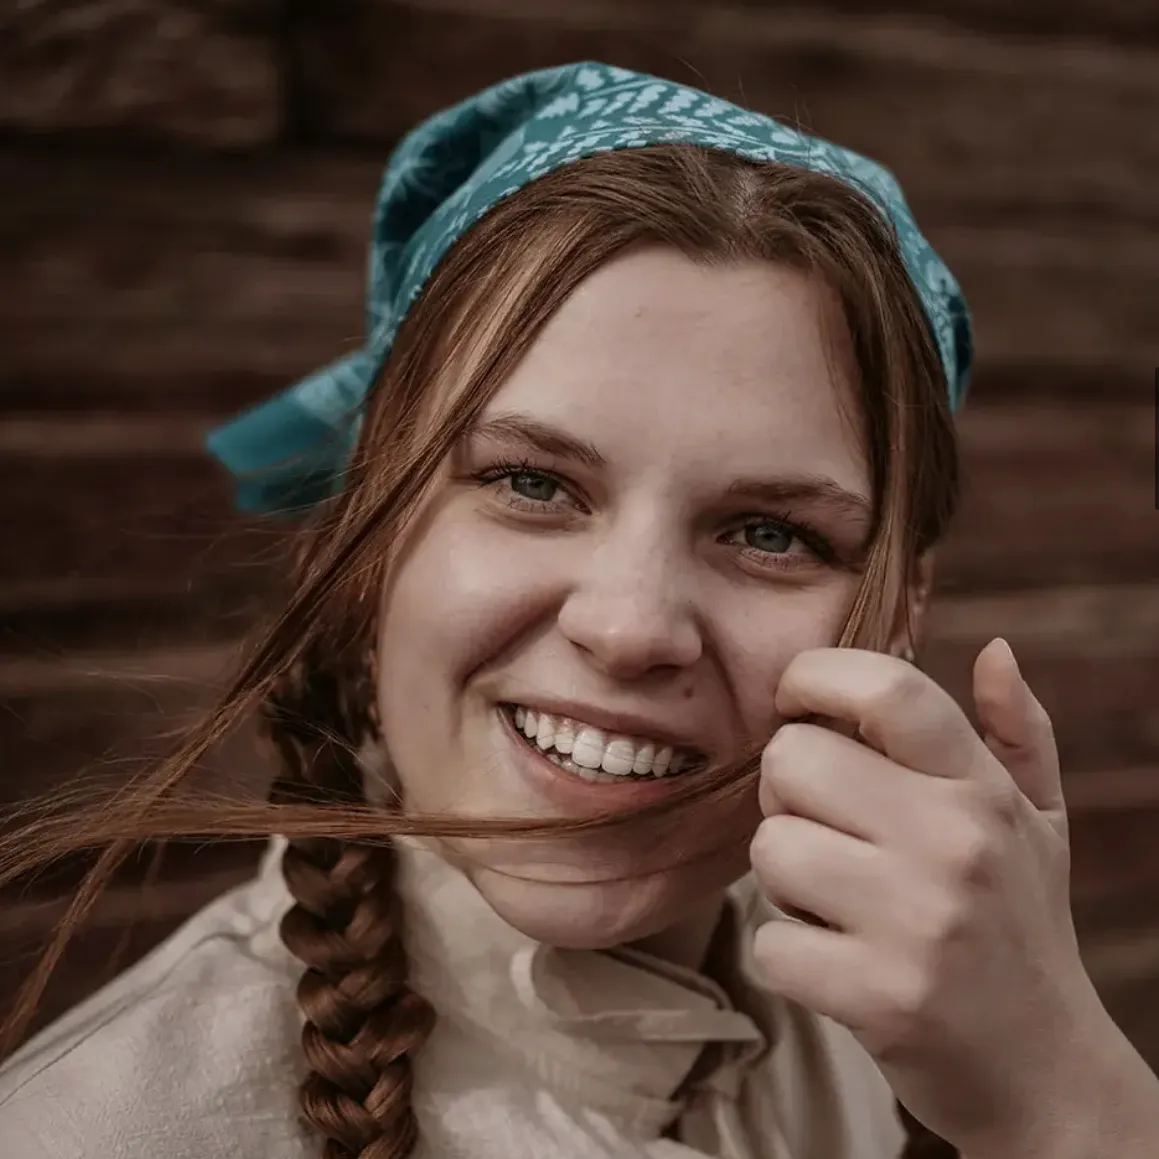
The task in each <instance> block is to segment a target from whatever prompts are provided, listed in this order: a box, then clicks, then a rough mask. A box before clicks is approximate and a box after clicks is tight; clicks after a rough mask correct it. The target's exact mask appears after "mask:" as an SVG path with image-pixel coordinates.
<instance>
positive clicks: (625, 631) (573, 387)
mask: <svg viewBox="0 0 1159 1159" xmlns="http://www.w3.org/2000/svg"><path fill="white" fill-rule="evenodd" d="M853 376H854V368H853V365H852V351H851V349H850V341H849V337H848V334H847V332H846V330H845V326H844V323H843V321H842V319H841V314H840V307H839V303H838V302H837V301H836V299H835V296H834V295H833V294H832V292H831V291H830V290H829V289H828V287H827V286H826V285H825V284H824V283H822V282H821V281H820V280H819V279H817V278H816V277H814V276H811V275H809V274H807V273H804V272H802V271H800V270H797V269H794V268H792V267H790V266H785V265H776V264H773V263H771V262H758V261H753V260H739V261H729V262H727V263H707V262H704V261H695V260H693V259H692V258H690V257H687V256H685V255H684V254H682V253H680V252H679V251H677V250H675V249H672V248H667V247H659V246H656V247H648V248H635V249H631V250H628V251H626V252H624V253H622V254H620V255H619V256H617V257H615V258H613V259H612V260H611V261H609V262H608V263H606V264H604V265H602V266H600V267H599V268H598V269H596V270H595V271H594V272H593V273H591V274H589V275H588V276H587V277H586V278H585V279H584V281H583V282H582V283H580V285H579V286H578V287H577V288H576V290H575V291H574V292H573V293H572V294H571V295H570V296H569V297H568V298H567V300H566V301H565V302H564V303H563V305H562V306H561V307H560V308H559V309H558V310H557V311H556V312H555V313H554V315H553V316H552V317H551V319H550V320H549V321H548V322H547V324H546V325H545V326H544V327H543V329H542V331H541V332H540V333H539V334H538V336H537V338H536V339H535V341H534V342H533V343H532V344H531V346H530V348H529V349H528V351H527V352H526V354H525V355H524V357H523V358H522V359H521V361H520V362H519V364H518V365H517V366H516V368H515V369H514V371H513V373H511V374H510V375H509V376H508V377H507V378H506V379H505V381H504V382H503V383H502V385H501V386H500V387H499V389H498V390H497V391H496V392H495V394H494V395H493V396H492V397H491V398H490V399H489V400H488V401H487V403H486V404H485V406H484V407H483V409H482V411H481V413H480V414H479V416H478V419H477V420H476V422H475V423H474V424H473V425H472V427H471V428H470V429H469V430H468V432H467V434H466V435H465V436H464V438H463V439H462V440H461V441H460V442H459V444H457V446H456V447H455V449H454V452H453V453H452V455H451V456H450V458H449V459H448V461H447V462H446V463H445V464H444V466H443V469H442V471H441V472H440V475H439V477H438V480H437V482H436V484H435V486H434V487H433V488H432V490H431V493H430V495H429V496H428V498H427V501H426V503H425V505H424V507H423V508H422V512H421V515H420V517H419V518H418V520H417V521H416V524H415V527H414V529H413V531H412V534H411V536H410V537H409V540H408V541H404V544H403V545H402V547H401V550H400V552H399V553H398V555H397V557H396V560H395V563H394V566H393V567H392V568H391V570H390V574H389V577H388V581H387V584H386V588H385V593H384V599H383V602H382V616H381V622H380V626H379V632H378V707H379V713H380V720H381V725H382V730H383V735H384V737H385V740H386V746H387V749H388V751H389V755H390V759H391V763H392V765H393V768H394V771H395V774H396V775H397V777H398V779H399V781H400V783H401V788H402V791H403V797H404V800H405V802H406V803H407V805H408V806H410V807H413V808H415V809H417V810H418V811H419V812H422V813H435V814H438V813H456V814H459V815H465V816H469V817H479V818H493V817H536V818H543V819H549V818H553V817H554V818H561V819H571V818H575V817H577V816H583V815H590V814H591V813H593V812H598V811H602V810H615V809H620V808H623V807H624V806H625V805H629V804H635V803H638V802H641V801H645V800H649V801H660V800H663V799H664V797H665V795H667V794H670V793H671V792H672V790H673V789H674V788H676V787H678V786H679V784H680V781H681V778H682V777H694V776H696V775H697V773H696V772H695V771H692V772H683V773H682V772H680V771H679V763H680V762H681V761H682V760H685V759H687V760H690V761H691V760H697V759H699V760H703V759H704V758H708V759H709V760H710V761H711V762H712V763H713V764H724V763H726V762H729V761H736V760H738V759H741V758H743V756H744V755H745V753H746V751H747V750H748V749H749V748H750V747H751V746H753V745H759V744H760V743H761V742H763V741H767V740H768V738H769V737H770V736H771V735H772V733H773V731H774V730H775V728H776V726H777V724H778V721H777V720H776V718H775V716H774V714H773V711H772V703H773V694H774V692H775V689H776V686H777V682H778V679H779V676H780V673H781V671H782V670H783V669H784V667H785V665H786V664H787V663H788V661H789V660H790V659H791V658H792V657H793V656H794V655H796V654H797V653H798V652H800V651H802V650H803V649H806V648H812V647H818V646H828V645H831V644H834V643H835V642H836V641H837V640H838V638H839V637H840V635H841V632H842V629H843V627H844V625H845V622H846V620H847V618H848V615H849V612H850V609H851V607H852V604H853V601H854V597H855V595H856V592H857V589H858V586H859V583H860V576H861V572H862V568H863V564H864V560H865V557H866V553H867V550H868V547H869V544H870V540H871V537H872V532H873V525H874V519H873V509H874V504H873V496H872V483H871V477H870V469H869V464H868V460H867V454H866V451H865V447H864V441H863V436H862V431H861V428H860V424H859V423H857V422H855V421H851V418H852V412H853V409H854V408H853V407H852V406H851V402H852V399H853V397H854V387H853ZM516 708H520V709H524V710H527V711H529V712H531V713H533V714H534V717H533V719H534V722H535V723H534V724H533V725H532V728H533V730H534V731H536V733H537V734H539V735H542V738H543V744H542V746H541V745H540V744H539V743H538V735H537V737H536V741H535V742H532V741H530V740H529V738H527V737H526V736H523V735H520V734H519V732H518V730H517V729H516V727H515V720H516V717H515V710H516ZM520 716H521V720H520V723H522V724H524V725H525V727H526V719H527V718H526V715H525V714H520ZM557 728H558V730H559V733H560V737H561V739H560V744H561V745H562V747H563V748H568V739H569V738H570V739H571V742H572V746H573V748H576V749H577V750H582V752H579V751H577V752H576V754H575V755H579V756H581V757H582V759H583V760H585V761H587V762H588V764H589V765H591V764H594V763H595V762H596V761H597V760H600V759H602V762H603V765H604V766H606V768H607V769H614V770H622V769H623V767H624V766H623V761H624V760H634V759H636V758H641V759H642V760H644V761H645V763H644V764H642V765H641V769H642V770H644V771H643V772H642V773H641V774H633V775H626V774H624V773H622V772H620V773H613V772H606V771H605V770H604V769H603V768H601V769H600V770H599V771H600V772H603V774H604V775H603V776H602V777H600V776H598V773H597V772H596V770H592V771H590V772H587V773H580V772H579V771H578V770H577V769H576V768H575V767H574V766H573V765H572V763H571V762H570V761H569V762H565V764H564V767H559V766H557V765H556V764H554V763H553V762H552V761H551V760H550V759H549V757H548V752H549V751H550V752H553V753H555V754H556V756H557V757H562V756H563V755H564V754H562V753H560V752H558V751H557V749H556V748H555V746H554V744H552V739H553V737H554V730H556V729H557ZM649 745H651V746H652V757H651V759H654V757H655V754H658V753H661V752H663V751H664V749H665V748H669V749H672V750H674V752H673V756H672V757H671V758H670V762H671V763H670V764H669V772H668V774H667V775H665V776H662V777H657V776H655V775H654V774H653V773H652V771H651V769H652V765H651V764H650V763H648V762H649V752H648V746H649ZM549 746H550V747H549ZM581 767H584V766H581ZM592 776H596V778H597V779H595V780H592V779H589V778H591V777H592ZM758 821H759V812H758V810H757V807H756V802H755V800H754V799H753V798H752V796H751V795H750V796H745V797H742V798H739V799H730V800H724V801H718V802H712V803H706V804H704V805H702V806H701V807H700V808H698V809H697V810H695V811H686V812H685V813H683V814H681V815H679V816H677V817H676V818H670V819H669V818H666V819H663V820H662V821H661V822H659V823H657V822H656V821H652V822H643V823H640V824H638V825H634V826H626V827H624V828H620V829H616V830H614V831H611V832H605V833H593V834H582V835H577V836H575V837H572V838H557V839H554V840H551V841H538V842H523V841H520V842H511V841H502V840H501V841H494V840H492V841H485V842H480V841H466V842H456V843H453V844H452V846H451V851H452V855H457V856H458V857H459V858H460V859H461V860H462V862H463V864H464V867H465V868H466V869H467V872H468V873H469V875H470V876H471V877H472V879H473V880H474V881H475V884H476V885H477V887H478V888H479V889H480V890H481V892H482V893H483V894H484V896H485V897H487V899H488V900H489V901H490V902H491V904H492V905H493V906H495V908H496V909H498V910H499V911H500V913H501V914H502V915H503V916H504V917H506V918H507V920H509V921H510V922H512V924H515V925H517V926H519V927H520V928H522V929H523V930H524V932H526V933H528V934H530V935H531V936H534V937H536V938H538V939H539V940H543V941H549V942H553V943H557V944H559V943H564V944H569V945H614V944H619V943H622V942H624V941H628V940H634V939H636V938H639V937H641V936H644V935H650V934H654V933H656V932H657V931H658V930H661V929H664V928H666V927H668V926H671V925H673V924H674V923H675V922H677V920H678V919H680V918H682V917H685V916H686V915H687V914H688V913H689V911H690V910H692V911H699V910H700V909H701V908H703V907H705V906H708V905H710V904H711V903H712V902H713V901H714V900H716V899H718V897H719V893H720V891H721V890H722V889H723V887H724V886H726V885H727V884H728V883H729V882H730V881H732V880H734V879H735V878H737V877H739V876H740V875H741V874H743V873H744V872H745V870H746V868H747V861H746V857H747V854H746V850H747V843H748V839H749V838H750V837H751V835H752V831H753V829H754V828H755V826H756V824H757V822H758Z"/></svg>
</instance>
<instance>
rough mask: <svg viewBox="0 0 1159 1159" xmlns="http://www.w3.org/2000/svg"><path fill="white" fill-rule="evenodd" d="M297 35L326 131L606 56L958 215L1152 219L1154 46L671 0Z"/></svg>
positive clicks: (382, 128) (496, 7)
mask: <svg viewBox="0 0 1159 1159" xmlns="http://www.w3.org/2000/svg"><path fill="white" fill-rule="evenodd" d="M293 44H294V47H295V50H296V75H297V77H298V84H299V86H300V89H301V100H302V104H303V105H304V106H305V107H307V108H308V109H309V110H310V116H311V118H312V119H313V122H314V123H313V126H312V131H313V132H314V133H315V134H316V135H318V136H320V137H322V138H326V137H331V138H340V139H348V140H360V141H391V140H395V139H397V138H398V136H399V135H400V134H401V133H402V132H405V131H406V130H407V129H409V128H410V127H411V126H413V125H414V124H416V123H417V122H418V121H419V120H421V119H422V118H423V117H425V116H427V115H429V114H430V113H432V112H434V111H435V110H436V109H437V108H440V107H442V106H443V105H446V104H449V103H451V102H452V101H455V100H459V99H461V98H463V97H465V96H467V95H469V94H470V93H472V92H474V91H476V90H478V89H480V88H482V87H484V86H486V85H488V84H491V83H494V82H496V81H498V80H500V79H502V78H504V77H506V76H510V75H513V74H515V73H518V72H522V71H524V70H527V69H532V68H540V67H548V66H552V65H557V64H563V63H568V62H571V61H575V60H588V59H595V60H605V61H607V62H609V63H612V64H618V65H621V66H625V67H629V68H637V69H642V70H644V71H649V72H653V73H656V74H658V75H662V76H670V77H673V78H674V79H677V80H682V81H688V82H691V83H693V84H696V85H698V86H699V87H707V88H709V89H710V90H712V91H713V92H715V93H717V94H718V95H720V96H723V97H727V98H729V99H741V100H742V102H743V103H745V104H747V105H750V106H752V107H754V108H757V109H760V110H762V111H764V112H769V113H772V114H775V115H777V116H781V117H785V118H788V119H790V120H804V121H806V122H807V123H808V124H809V125H810V126H812V127H813V128H815V130H816V131H817V132H819V133H821V134H823V135H825V136H829V137H831V138H833V139H836V140H838V141H841V142H842V143H843V144H847V145H849V146H851V147H853V148H856V149H859V150H861V151H863V152H866V153H868V154H869V155H870V156H874V157H877V158H879V159H880V160H882V161H884V162H885V163H886V164H888V165H890V166H891V167H892V168H894V169H895V170H896V171H897V173H898V174H899V175H900V176H901V178H902V180H903V182H904V183H905V184H906V187H907V189H908V190H909V191H910V194H911V196H912V198H913V200H914V202H915V204H916V205H917V207H918V209H919V211H924V210H926V209H927V208H928V207H931V206H932V205H933V204H934V203H936V202H942V203H945V204H953V205H955V206H956V207H957V210H956V216H957V218H958V219H959V220H963V219H976V218H977V216H978V215H979V214H983V213H986V212H987V211H989V212H991V213H993V212H994V211H1000V212H1001V213H1002V215H1003V216H1004V217H1006V218H1007V219H1013V218H1016V217H1019V216H1021V217H1022V218H1023V220H1024V221H1038V220H1041V219H1042V215H1044V214H1047V215H1049V214H1050V213H1051V212H1054V211H1056V210H1057V208H1058V207H1060V206H1069V207H1071V208H1072V209H1073V208H1075V207H1076V206H1078V205H1087V206H1089V207H1090V208H1091V209H1092V210H1093V209H1094V207H1095V206H1096V205H1097V206H1098V207H1099V213H1100V214H1102V213H1106V214H1110V215H1113V216H1119V215H1124V214H1126V215H1130V216H1138V217H1142V218H1144V219H1148V220H1154V218H1155V212H1156V210H1155V205H1154V199H1153V198H1152V196H1151V189H1152V183H1153V174H1154V168H1155V164H1156V158H1157V156H1159V142H1156V140H1155V135H1154V134H1153V133H1151V132H1150V125H1151V110H1152V109H1153V108H1154V103H1155V100H1156V97H1157V94H1159V69H1157V68H1156V56H1155V53H1154V51H1153V50H1152V49H1150V48H1140V47H1137V46H1135V45H1130V46H1117V47H1116V46H1109V45H1103V44H1096V43H1086V42H1082V41H1073V42H1065V43H1054V42H1050V41H1037V40H1031V39H1017V38H1009V37H1003V36H990V35H984V34H981V33H977V32H970V31H968V30H966V29H963V28H961V27H956V26H954V25H953V23H952V21H947V22H941V23H937V24H930V23H924V24H923V23H921V22H915V21H914V20H913V19H912V18H909V17H907V16H905V15H904V14H902V15H898V14H895V13H892V12H876V13H872V14H868V13H865V14H861V15H859V14H856V13H851V12H845V13H840V12H834V11H832V10H829V9H826V8H824V7H822V8H804V7H796V8H792V9H788V10H786V9H781V8H777V9H774V10H769V9H768V8H766V7H765V6H763V5H736V4H721V5H717V4H712V5H705V4H697V5H691V4H671V3H668V2H667V0H652V2H642V0H635V2H634V3H628V4H624V3H619V2H616V0H571V2H570V3H568V4H567V5H545V4H540V3H538V2H537V0H495V2H494V3H475V4H470V5H463V4H458V3H448V4H431V3H426V2H424V3H420V4H415V3H411V2H407V3H397V2H396V3H378V4H368V5H363V6H359V7H351V8H348V9H345V10H344V11H342V12H327V13H326V14H325V15H322V14H321V13H318V14H316V15H315V18H314V20H313V21H311V20H309V19H307V20H305V21H303V22H302V23H300V24H298V25H297V26H296V27H295V28H294V30H293ZM1077 141H1082V147H1081V148H1076V144H1075V143H1076V142H1077ZM964 173H968V174H969V180H968V181H964V180H963V174H964Z"/></svg>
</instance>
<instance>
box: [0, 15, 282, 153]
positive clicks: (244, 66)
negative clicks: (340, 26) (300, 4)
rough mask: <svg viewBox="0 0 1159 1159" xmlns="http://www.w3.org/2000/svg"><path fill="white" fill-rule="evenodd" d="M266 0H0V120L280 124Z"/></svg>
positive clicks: (231, 134) (251, 136) (99, 132)
mask: <svg viewBox="0 0 1159 1159" xmlns="http://www.w3.org/2000/svg"><path fill="white" fill-rule="evenodd" d="M277 8H278V3H277V2H276V0H224V2H219V3H215V4H210V5H207V4H199V3H191V2H188V0H48V2H43V3H35V4H20V3H17V4H5V5H4V6H3V7H2V8H0V77H3V81H2V82H0V126H2V127H4V128H6V129H22V130H25V131H30V132H35V133H41V134H44V133H62V132H63V133H68V134H72V135H78V136H84V135H93V136H97V137H99V138H103V139H106V140H107V139H108V138H109V137H111V136H115V138H116V139H119V140H122V141H124V140H133V141H137V142H140V143H157V142H175V143H179V144H185V145H195V146H199V147H214V148H230V149H236V148H240V147H252V146H254V145H259V144H264V143H267V142H269V141H272V140H273V139H274V138H275V137H276V136H277V135H278V134H279V132H280V131H281V127H282V125H281V111H282V110H281V105H282V99H281V92H280V87H279V75H278V61H277V51H276V48H277V45H276V39H275V36H274V30H275V27H276V25H275V19H276V12H277Z"/></svg>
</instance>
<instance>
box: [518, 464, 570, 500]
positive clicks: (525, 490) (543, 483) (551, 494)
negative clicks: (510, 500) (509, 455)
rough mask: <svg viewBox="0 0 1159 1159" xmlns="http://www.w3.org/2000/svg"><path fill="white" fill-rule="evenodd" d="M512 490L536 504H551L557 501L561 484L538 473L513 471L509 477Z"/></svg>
mask: <svg viewBox="0 0 1159 1159" xmlns="http://www.w3.org/2000/svg"><path fill="white" fill-rule="evenodd" d="M509 479H510V483H511V490H512V491H514V492H515V493H516V494H517V495H519V496H521V497H522V498H524V499H530V500H531V501H532V502H534V503H550V502H552V500H553V499H555V496H556V492H557V491H558V490H559V483H557V482H556V480H554V479H552V478H550V477H549V476H548V475H541V474H540V473H539V472H538V471H512V472H511V475H510V476H509Z"/></svg>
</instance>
